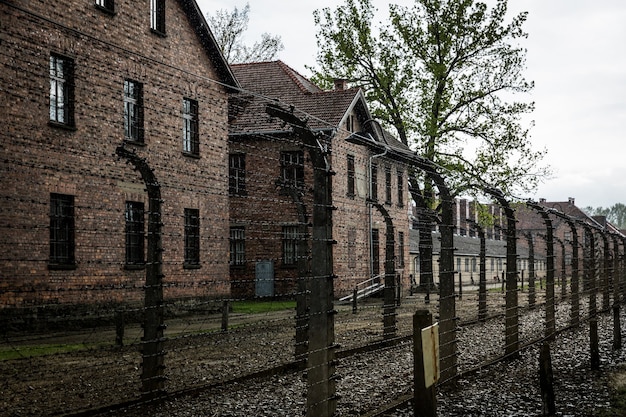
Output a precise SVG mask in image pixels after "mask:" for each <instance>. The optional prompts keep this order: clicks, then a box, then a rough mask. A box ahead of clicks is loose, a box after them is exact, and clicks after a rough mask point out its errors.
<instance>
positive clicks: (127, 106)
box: [124, 80, 143, 143]
mask: <svg viewBox="0 0 626 417" xmlns="http://www.w3.org/2000/svg"><path fill="white" fill-rule="evenodd" d="M124 138H125V139H126V140H128V141H132V142H140V143H143V86H142V85H141V83H138V82H136V81H132V80H125V81H124Z"/></svg>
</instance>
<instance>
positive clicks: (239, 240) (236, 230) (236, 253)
mask: <svg viewBox="0 0 626 417" xmlns="http://www.w3.org/2000/svg"><path fill="white" fill-rule="evenodd" d="M245 263H246V229H245V228H244V227H241V226H236V227H231V228H230V265H231V266H243V265H245Z"/></svg>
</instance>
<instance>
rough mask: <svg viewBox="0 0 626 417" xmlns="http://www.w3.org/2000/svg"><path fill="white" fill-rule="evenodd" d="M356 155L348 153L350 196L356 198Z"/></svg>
mask: <svg viewBox="0 0 626 417" xmlns="http://www.w3.org/2000/svg"><path fill="white" fill-rule="evenodd" d="M354 194H355V192H354V155H348V197H351V198H354Z"/></svg>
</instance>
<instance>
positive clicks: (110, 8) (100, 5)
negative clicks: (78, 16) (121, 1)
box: [95, 0, 115, 14]
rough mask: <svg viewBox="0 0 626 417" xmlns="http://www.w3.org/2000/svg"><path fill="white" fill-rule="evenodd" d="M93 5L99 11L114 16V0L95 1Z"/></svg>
mask: <svg viewBox="0 0 626 417" xmlns="http://www.w3.org/2000/svg"><path fill="white" fill-rule="evenodd" d="M95 5H96V8H97V9H99V10H102V11H104V12H107V13H109V14H115V0H95Z"/></svg>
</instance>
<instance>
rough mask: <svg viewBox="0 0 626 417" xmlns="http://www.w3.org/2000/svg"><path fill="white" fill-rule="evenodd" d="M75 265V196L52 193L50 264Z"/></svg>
mask: <svg viewBox="0 0 626 417" xmlns="http://www.w3.org/2000/svg"><path fill="white" fill-rule="evenodd" d="M74 265H75V259H74V196H72V195H65V194H50V266H61V267H62V266H66V267H67V266H74Z"/></svg>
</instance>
